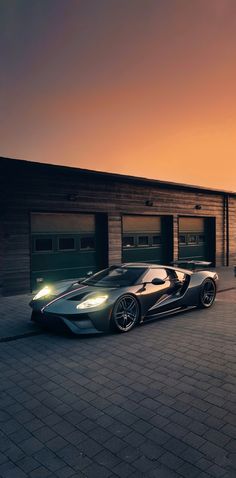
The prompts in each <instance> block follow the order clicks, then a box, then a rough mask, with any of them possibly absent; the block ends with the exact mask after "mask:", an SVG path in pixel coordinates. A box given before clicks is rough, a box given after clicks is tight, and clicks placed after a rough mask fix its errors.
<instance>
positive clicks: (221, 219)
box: [0, 158, 236, 295]
mask: <svg viewBox="0 0 236 478" xmlns="http://www.w3.org/2000/svg"><path fill="white" fill-rule="evenodd" d="M0 186H1V196H0V201H1V203H0V206H1V207H0V214H1V218H0V261H1V268H0V294H3V295H10V294H15V293H23V292H28V291H30V290H34V289H36V288H38V287H39V286H40V284H41V283H45V282H48V281H52V280H58V279H59V280H60V279H63V278H75V277H81V276H84V275H85V274H86V273H87V272H89V271H91V272H95V271H97V270H99V269H101V268H104V267H106V266H107V265H111V264H114V263H115V264H117V263H121V262H122V261H123V262H133V261H145V262H148V261H149V262H156V263H166V264H170V263H171V262H172V261H173V260H177V259H183V258H192V259H194V258H195V259H199V260H204V259H205V260H209V261H211V262H212V264H213V266H215V265H216V266H223V265H225V266H227V265H234V264H236V193H230V192H226V191H220V190H213V189H207V188H201V187H195V186H189V185H182V184H175V183H170V182H164V181H157V180H149V179H144V178H138V177H131V176H125V175H118V174H110V173H102V172H96V171H90V170H83V169H77V168H70V167H64V166H54V165H49V164H41V163H35V162H28V161H23V160H15V159H7V158H0Z"/></svg>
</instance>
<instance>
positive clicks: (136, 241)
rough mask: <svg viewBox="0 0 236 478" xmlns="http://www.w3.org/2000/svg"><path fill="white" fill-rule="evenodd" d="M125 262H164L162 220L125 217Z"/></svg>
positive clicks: (145, 217) (123, 224)
mask: <svg viewBox="0 0 236 478" xmlns="http://www.w3.org/2000/svg"><path fill="white" fill-rule="evenodd" d="M122 226H123V236H122V258H123V262H150V263H152V262H153V263H157V264H159V263H161V262H163V247H162V231H161V218H160V217H159V216H123V218H122Z"/></svg>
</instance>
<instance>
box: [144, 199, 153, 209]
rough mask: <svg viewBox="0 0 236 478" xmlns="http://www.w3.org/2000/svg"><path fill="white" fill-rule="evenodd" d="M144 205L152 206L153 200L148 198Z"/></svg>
mask: <svg viewBox="0 0 236 478" xmlns="http://www.w3.org/2000/svg"><path fill="white" fill-rule="evenodd" d="M145 204H146V206H150V207H152V206H153V201H151V200H150V199H148V200H147V201H146V202H145Z"/></svg>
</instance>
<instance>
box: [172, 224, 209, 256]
mask: <svg viewBox="0 0 236 478" xmlns="http://www.w3.org/2000/svg"><path fill="white" fill-rule="evenodd" d="M213 219H214V218H203V217H200V218H195V217H181V218H179V259H180V260H181V259H186V260H197V261H211V262H212V263H213V264H214V251H215V248H214V242H215V240H214V237H213V235H214V221H213Z"/></svg>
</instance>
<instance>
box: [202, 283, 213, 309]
mask: <svg viewBox="0 0 236 478" xmlns="http://www.w3.org/2000/svg"><path fill="white" fill-rule="evenodd" d="M215 296H216V286H215V282H214V281H213V280H212V279H206V280H205V281H204V282H203V283H202V286H201V289H200V295H199V307H200V308H201V309H206V308H208V307H211V305H212V304H213V302H214V300H215Z"/></svg>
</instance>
